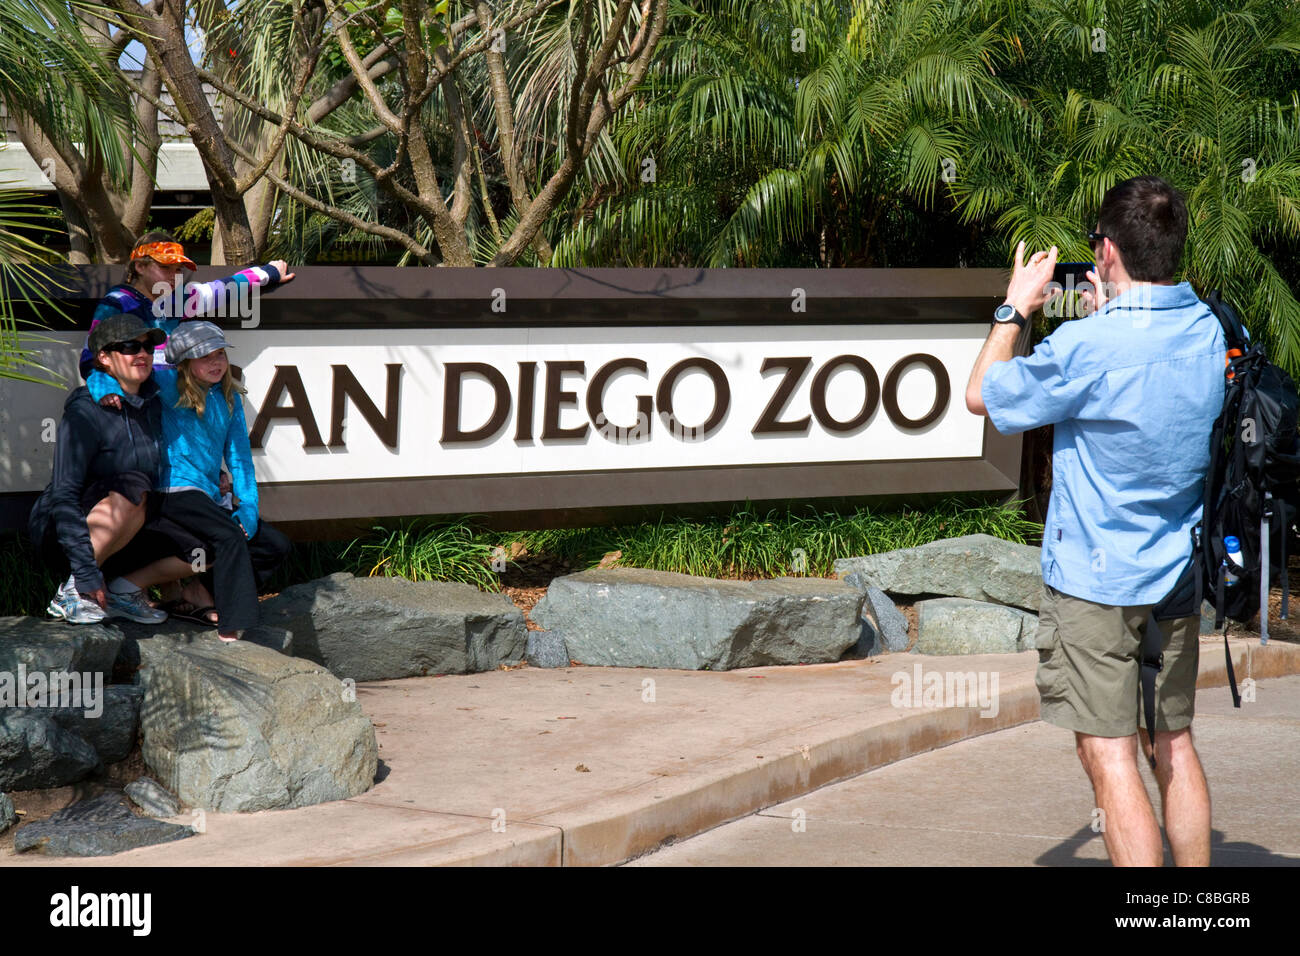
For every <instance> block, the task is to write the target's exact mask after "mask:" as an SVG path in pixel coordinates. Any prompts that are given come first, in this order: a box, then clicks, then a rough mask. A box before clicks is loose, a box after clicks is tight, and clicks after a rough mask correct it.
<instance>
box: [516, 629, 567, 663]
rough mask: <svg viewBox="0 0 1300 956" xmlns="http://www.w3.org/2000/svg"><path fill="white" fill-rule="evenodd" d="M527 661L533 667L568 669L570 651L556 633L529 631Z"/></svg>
mask: <svg viewBox="0 0 1300 956" xmlns="http://www.w3.org/2000/svg"><path fill="white" fill-rule="evenodd" d="M526 659H527V661H528V663H529V664H531V665H532V666H533V667H568V666H569V649H568V648H567V647H565V645H564V638H563V637H562V636H560V634H558V633H557V632H555V631H529V632H528V652H527V658H526Z"/></svg>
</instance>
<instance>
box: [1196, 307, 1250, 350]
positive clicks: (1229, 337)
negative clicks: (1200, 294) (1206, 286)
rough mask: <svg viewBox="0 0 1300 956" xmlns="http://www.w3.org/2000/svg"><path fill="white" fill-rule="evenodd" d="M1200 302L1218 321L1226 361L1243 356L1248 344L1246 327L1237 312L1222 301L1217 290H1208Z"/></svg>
mask: <svg viewBox="0 0 1300 956" xmlns="http://www.w3.org/2000/svg"><path fill="white" fill-rule="evenodd" d="M1201 301H1202V302H1204V303H1205V304H1206V305H1208V306H1209V307H1210V311H1211V312H1213V313H1214V317H1215V318H1216V319H1218V320H1219V325H1220V326H1221V327H1222V328H1223V342H1224V344H1225V345H1226V346H1227V347H1228V356H1227V357H1228V359H1233V358H1238V357H1240V356H1241V355H1243V354H1245V351H1246V349H1247V347H1248V346H1249V344H1250V343H1249V341H1248V340H1247V338H1246V327H1245V326H1244V325H1243V324H1242V322H1241V316H1239V315H1238V314H1237V310H1236V309H1234V308H1233V307H1232V306H1231V305H1229V304H1228V303H1227V302H1224V301H1223V295H1222V294H1221V293H1220V292H1219V290H1218V289H1212V290H1210V293H1209V294H1208V295H1207V296H1206V297H1205V298H1204V299H1202V300H1201ZM1224 364H1227V359H1225V360H1224Z"/></svg>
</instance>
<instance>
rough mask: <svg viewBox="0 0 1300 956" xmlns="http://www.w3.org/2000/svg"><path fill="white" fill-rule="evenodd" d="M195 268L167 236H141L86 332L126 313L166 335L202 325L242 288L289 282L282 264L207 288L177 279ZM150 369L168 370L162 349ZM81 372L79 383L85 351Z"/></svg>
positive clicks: (85, 360) (85, 370) (85, 368)
mask: <svg viewBox="0 0 1300 956" xmlns="http://www.w3.org/2000/svg"><path fill="white" fill-rule="evenodd" d="M196 268H198V267H197V266H196V265H195V264H194V260H192V259H190V258H189V257H188V256H187V255H185V248H184V247H183V246H182V245H181V244H180V243H179V242H177V241H176V239H175V238H174V237H173V236H172V235H171V233H167V232H161V231H155V232H146V233H145V234H144V235H143V236H141V237H140V238H139V239H138V240H137V241H136V244H135V247H134V248H133V249H132V250H131V258H130V260H129V261H128V262H127V264H126V277H125V279H123V281H122V282H121V283H120V284H119V285H115V286H113V288H111V289H109V290H108V292H107V293H106V294H105V295H104V297H103V298H102V299H100V300H99V304H98V305H97V306H95V314H94V317H93V318H92V319H91V321H90V329H91V331H92V332H93V331H94V329H95V326H96V325H98V324H99V323H100V322H102V321H103V320H104V319H106V318H108V317H109V316H110V315H117V314H119V313H123V312H125V313H128V314H130V315H136V316H139V318H140V319H141V320H143V321H144V323H145V324H146V325H151V326H153V327H154V328H157V329H162V330H163V332H165V333H166V334H168V335H170V334H171V333H172V332H174V331H175V330H176V326H177V325H179V324H180V323H181V322H182V321H183V320H185V319H202V318H205V317H207V316H210V315H211V314H212V312H213V309H214V308H215V307H216V306H217V305H218V304H219V303H225V302H231V301H240V298H239V296H238V292H239V291H240V289H239V287H240V286H241V285H245V284H246V285H251V286H265V287H266V288H274V287H275V286H277V285H281V284H283V283H285V282H289V281H291V280H292V279H293V273H292V272H290V271H289V266H288V264H287V263H285V261H284V260H283V259H276V260H275V261H273V262H271V263H269V264H267V265H264V266H253V267H251V268H248V269H241V270H240V271H238V272H236V273H235V274H234V275H230V276H227V277H226V278H224V279H214V280H213V281H211V282H188V283H187V282H185V281H184V280H183V279H180V278H178V277H179V275H180V272H181V270H183V269H189V270H193V269H196ZM87 342H89V337H87ZM153 364H154V365H166V364H167V362H166V359H164V358H163V346H161V345H160V346H158V348H156V349H155V350H154V360H153ZM80 370H81V377H82V379H83V380H84V379H85V378H86V377H87V376H88V375H89V374H90V373H91V372H92V371H93V370H94V361H93V356H92V355H91V354H90V348H89V346H87V347H86V348H83V349H82V350H81V362H80Z"/></svg>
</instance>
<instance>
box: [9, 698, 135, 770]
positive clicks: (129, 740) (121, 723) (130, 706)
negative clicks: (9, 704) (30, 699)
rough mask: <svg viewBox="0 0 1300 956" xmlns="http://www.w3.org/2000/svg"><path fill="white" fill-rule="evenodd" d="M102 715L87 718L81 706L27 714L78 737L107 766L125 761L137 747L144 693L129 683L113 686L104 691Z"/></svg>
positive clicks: (30, 711) (31, 711)
mask: <svg viewBox="0 0 1300 956" xmlns="http://www.w3.org/2000/svg"><path fill="white" fill-rule="evenodd" d="M103 693H104V700H103V704H102V707H101V708H100V710H101V712H100V713H99V714H93V712H92V716H87V711H86V710H85V708H82V707H60V708H58V709H57V710H46V711H37V710H29V711H28V713H33V714H35V713H45V714H48V715H49V716H50V717H52V718H53V719H54V721H55V723H57V724H58V725H59V726H60V727H62V728H63V729H64V730H66V731H68V732H69V733H72V734H76V735H77V736H78V737H80V738H81V739H82V740H84V741H86V743H88V744H90V745H91V746H92V747H94V748H95V752H96V753H98V754H99V759H100V760H101V761H103V762H104V763H106V764H108V763H117V762H118V761H119V760H125V759H126V758H127V757H128V756H130V754H131V749H132V748H133V747H134V746H135V735H136V731H137V730H139V728H140V701H141V700H143V699H144V691H143V690H142V689H141V688H139V687H135V686H132V685H130V684H110V685H109V686H108V687H105V688H103Z"/></svg>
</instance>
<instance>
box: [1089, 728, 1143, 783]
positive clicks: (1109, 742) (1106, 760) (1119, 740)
mask: <svg viewBox="0 0 1300 956" xmlns="http://www.w3.org/2000/svg"><path fill="white" fill-rule="evenodd" d="M1074 749H1075V753H1077V754H1078V755H1079V762H1080V763H1082V764H1083V769H1084V770H1085V771H1087V774H1088V776H1089V777H1090V778H1093V779H1095V778H1096V776H1097V775H1098V774H1104V773H1107V772H1111V771H1114V770H1115V769H1117V768H1125V769H1127V767H1128V765H1129V764H1131V763H1133V758H1134V748H1133V738H1132V737H1096V736H1093V735H1092V734H1081V733H1075V735H1074Z"/></svg>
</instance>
